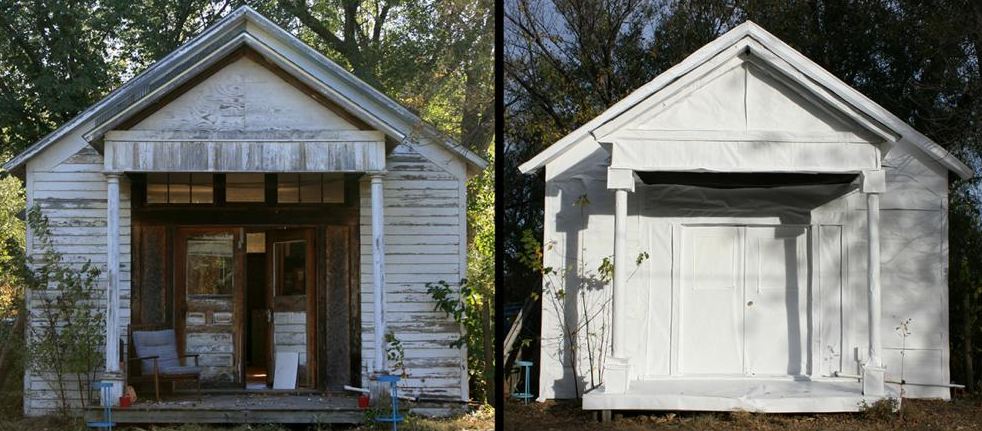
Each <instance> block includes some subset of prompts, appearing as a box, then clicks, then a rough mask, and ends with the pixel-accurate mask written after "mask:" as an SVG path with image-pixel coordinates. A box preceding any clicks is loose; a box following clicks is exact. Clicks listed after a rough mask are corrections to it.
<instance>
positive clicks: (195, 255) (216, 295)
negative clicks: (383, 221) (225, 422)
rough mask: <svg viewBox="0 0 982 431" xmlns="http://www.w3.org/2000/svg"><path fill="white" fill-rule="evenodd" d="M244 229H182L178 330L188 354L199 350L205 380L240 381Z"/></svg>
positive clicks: (178, 262) (178, 256)
mask: <svg viewBox="0 0 982 431" xmlns="http://www.w3.org/2000/svg"><path fill="white" fill-rule="evenodd" d="M241 238H242V235H241V230H240V229H234V228H180V229H178V230H177V235H176V241H175V242H176V247H175V251H176V253H175V256H176V257H175V282H176V283H175V305H176V306H177V308H176V311H177V319H175V323H176V325H175V326H176V330H177V335H178V340H179V343H180V344H181V346H180V347H181V348H182V349H183V351H184V352H185V353H186V354H198V355H200V356H199V358H198V360H199V363H200V365H201V366H202V367H203V370H202V380H205V381H207V382H209V383H212V384H218V385H222V384H229V385H239V384H242V383H243V382H242V378H241V377H242V375H243V361H242V339H241V337H242V331H241V330H239V329H238V328H239V327H240V326H241V322H242V306H241V304H242V290H243V278H244V277H243V273H242V268H243V250H242V244H241Z"/></svg>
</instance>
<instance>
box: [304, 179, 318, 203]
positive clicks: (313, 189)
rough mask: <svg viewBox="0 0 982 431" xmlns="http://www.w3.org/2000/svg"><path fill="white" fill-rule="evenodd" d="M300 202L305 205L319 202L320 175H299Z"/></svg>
mask: <svg viewBox="0 0 982 431" xmlns="http://www.w3.org/2000/svg"><path fill="white" fill-rule="evenodd" d="M300 202H302V203H305V204H319V203H320V202H321V174H300Z"/></svg>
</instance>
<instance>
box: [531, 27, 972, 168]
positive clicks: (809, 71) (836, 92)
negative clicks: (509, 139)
mask: <svg viewBox="0 0 982 431" xmlns="http://www.w3.org/2000/svg"><path fill="white" fill-rule="evenodd" d="M745 52H750V53H751V54H752V55H754V56H755V57H756V58H758V59H759V60H760V62H761V63H765V64H767V65H769V66H773V67H775V68H777V69H778V70H780V72H782V73H785V74H794V75H797V76H789V78H791V79H793V80H796V81H798V82H799V83H801V84H802V86H803V87H804V88H805V89H807V91H810V92H812V93H814V94H815V96H816V97H818V98H820V99H823V100H826V101H828V102H830V104H831V105H832V107H833V108H835V109H838V110H839V111H841V113H842V114H843V115H845V116H847V117H850V118H852V119H854V120H856V121H857V123H858V124H860V125H862V126H864V127H865V128H867V129H869V130H870V131H873V132H878V133H876V134H877V135H880V136H884V133H887V136H889V135H895V136H896V138H895V139H894V141H895V142H902V141H903V142H909V143H910V144H912V145H913V146H914V147H916V148H918V149H920V150H921V151H923V152H924V153H925V154H926V155H928V156H929V157H930V158H931V159H933V160H935V161H937V162H938V163H939V164H941V165H942V166H944V167H945V168H947V169H949V170H951V171H952V172H954V173H955V174H957V175H958V176H959V177H961V178H963V179H968V178H972V177H973V176H974V175H975V173H974V172H973V171H972V169H971V168H969V167H968V166H966V165H965V164H964V163H963V162H962V161H961V160H958V159H957V158H956V157H955V156H954V155H952V154H951V153H950V152H948V151H947V150H945V149H944V148H942V147H941V146H940V145H938V144H937V143H935V142H934V141H932V140H931V139H930V138H928V137H927V136H924V135H923V134H922V133H920V132H918V131H917V130H915V129H914V128H913V127H911V126H910V125H909V124H907V123H906V122H904V121H903V120H901V119H900V118H897V116H895V115H893V114H892V113H890V112H889V111H887V110H886V109H884V108H883V107H882V106H880V105H878V104H877V103H876V102H874V101H872V100H871V99H869V98H868V97H866V96H864V95H863V94H862V93H860V92H858V91H856V90H855V89H853V88H852V87H850V86H849V85H847V84H846V83H844V82H842V81H841V80H840V79H838V78H836V77H835V76H834V75H832V74H831V73H829V72H828V71H827V70H825V69H824V68H822V67H821V66H819V65H818V64H816V63H815V62H813V61H811V60H809V59H808V58H807V57H805V56H804V55H802V54H801V53H800V52H798V51H796V50H795V49H794V48H792V47H791V46H789V45H787V44H786V43H784V42H782V41H781V40H780V39H778V38H777V37H775V36H774V35H772V34H770V33H768V32H767V31H766V30H764V29H763V28H762V27H760V26H759V25H757V24H755V23H753V22H751V21H746V22H744V23H743V24H740V25H738V26H736V27H734V28H733V29H732V30H730V31H728V32H726V33H725V34H723V35H722V36H720V37H719V38H717V39H716V40H714V41H712V42H710V43H708V44H706V45H705V46H703V47H702V48H699V49H698V50H696V51H695V52H693V53H692V54H691V55H689V56H688V57H686V58H685V60H682V61H681V62H680V63H678V64H676V65H675V66H673V67H671V68H670V69H668V70H666V71H665V72H663V73H662V74H660V75H658V76H657V77H655V79H653V80H651V81H650V82H648V83H647V84H645V85H643V86H641V87H640V88H638V89H637V90H635V91H633V92H631V94H629V95H627V97H625V98H623V99H621V100H620V101H618V102H617V103H615V104H614V105H612V106H611V107H610V108H608V109H607V110H606V111H604V112H603V113H601V114H600V115H598V116H597V117H595V118H593V119H592V120H590V121H588V122H587V123H586V124H584V125H582V126H580V127H579V128H577V129H576V130H574V131H573V132H571V133H569V134H568V135H566V136H564V137H563V138H562V139H560V140H558V141H556V142H555V143H554V144H552V145H550V146H549V147H547V148H546V149H545V150H543V151H542V152H540V153H539V154H537V155H536V156H535V157H533V158H531V159H529V160H528V161H527V162H525V163H523V164H522V165H521V166H519V170H520V171H521V172H523V173H530V172H533V171H536V170H538V169H539V168H541V167H543V166H545V164H546V163H548V162H550V161H551V160H553V159H555V158H556V157H559V156H560V155H562V154H563V153H565V152H566V151H567V150H569V149H570V148H571V147H573V146H574V145H575V144H576V143H578V142H580V141H581V139H583V138H584V137H587V135H590V134H594V133H596V132H598V131H599V132H601V133H604V132H605V131H606V130H605V129H609V128H610V126H608V124H609V123H612V122H615V120H617V118H618V117H619V116H620V115H621V114H624V113H625V112H627V111H628V110H630V109H631V108H633V107H635V106H637V105H638V104H640V103H642V102H644V101H645V100H646V99H648V98H649V97H651V96H652V95H654V94H656V93H658V92H659V91H660V90H662V89H664V88H666V87H668V86H670V85H672V86H678V85H680V84H681V85H684V84H686V83H687V82H693V81H695V80H697V79H699V78H700V76H699V75H698V74H694V73H690V72H692V71H693V70H695V69H697V68H699V67H700V66H703V65H704V64H706V63H710V62H713V61H720V60H726V59H729V58H733V57H735V56H737V55H741V54H742V53H745ZM778 63H780V64H778ZM782 67H784V68H790V70H781V69H782ZM823 92H828V94H821V93H823ZM829 96H832V98H831V99H830V97H829ZM605 126H606V127H605Z"/></svg>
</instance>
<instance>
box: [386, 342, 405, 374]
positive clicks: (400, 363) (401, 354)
mask: <svg viewBox="0 0 982 431" xmlns="http://www.w3.org/2000/svg"><path fill="white" fill-rule="evenodd" d="M385 358H386V359H387V362H388V363H389V364H390V366H391V367H392V371H393V372H395V371H398V372H399V375H400V376H402V378H406V377H409V373H408V372H407V371H406V349H405V348H404V347H402V341H399V339H398V338H396V335H395V334H394V333H393V332H392V331H388V332H386V333H385Z"/></svg>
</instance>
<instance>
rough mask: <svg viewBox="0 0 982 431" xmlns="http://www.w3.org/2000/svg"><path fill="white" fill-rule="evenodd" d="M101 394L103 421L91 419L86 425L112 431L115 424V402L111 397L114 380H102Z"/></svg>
mask: <svg viewBox="0 0 982 431" xmlns="http://www.w3.org/2000/svg"><path fill="white" fill-rule="evenodd" d="M98 387H99V391H100V394H101V395H102V420H101V421H89V422H86V423H85V425H86V426H88V427H89V428H100V429H102V428H105V429H107V430H109V431H112V429H113V425H115V423H113V403H112V400H111V399H110V397H112V393H113V384H112V382H106V381H101V382H99V383H98Z"/></svg>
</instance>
